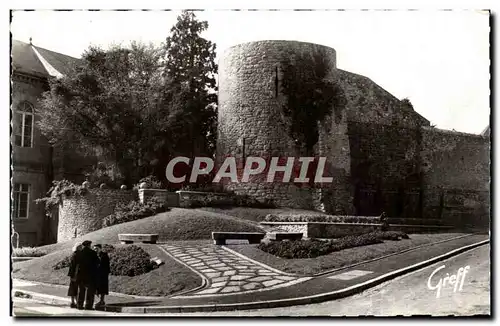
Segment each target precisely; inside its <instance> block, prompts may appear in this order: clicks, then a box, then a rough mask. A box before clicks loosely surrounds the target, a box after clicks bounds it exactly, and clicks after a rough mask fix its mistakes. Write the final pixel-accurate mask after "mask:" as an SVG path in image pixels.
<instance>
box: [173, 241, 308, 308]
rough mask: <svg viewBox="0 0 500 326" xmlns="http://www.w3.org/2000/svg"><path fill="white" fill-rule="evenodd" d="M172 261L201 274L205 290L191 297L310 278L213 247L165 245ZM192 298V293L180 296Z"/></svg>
mask: <svg viewBox="0 0 500 326" xmlns="http://www.w3.org/2000/svg"><path fill="white" fill-rule="evenodd" d="M163 248H164V249H165V250H166V251H167V252H168V253H169V254H170V255H171V256H173V257H174V258H175V259H177V260H178V261H180V262H181V263H183V264H185V265H187V266H188V267H189V268H191V269H193V270H195V271H196V272H197V273H199V274H201V275H203V277H205V279H207V281H208V287H206V288H205V289H203V290H201V291H198V292H196V293H195V294H194V296H200V295H204V296H209V295H222V294H234V293H241V292H245V293H248V292H253V291H256V290H260V291H262V290H270V289H276V288H281V287H286V286H290V285H295V284H298V283H300V282H304V281H307V280H309V279H310V277H297V276H290V275H288V274H285V273H282V272H280V271H278V270H275V269H273V268H271V267H269V266H266V265H264V264H262V263H258V262H255V261H252V260H250V259H248V258H245V257H244V256H240V255H237V254H236V253H234V252H232V251H230V250H228V249H226V248H224V247H220V246H215V245H208V246H207V245H189V246H186V245H183V246H174V245H165V246H163ZM181 297H193V294H189V295H183V296H179V297H178V298H181Z"/></svg>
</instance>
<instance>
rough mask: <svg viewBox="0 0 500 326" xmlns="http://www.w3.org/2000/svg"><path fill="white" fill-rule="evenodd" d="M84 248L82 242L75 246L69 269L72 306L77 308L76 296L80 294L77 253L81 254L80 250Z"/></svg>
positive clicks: (69, 294) (69, 293)
mask: <svg viewBox="0 0 500 326" xmlns="http://www.w3.org/2000/svg"><path fill="white" fill-rule="evenodd" d="M81 250H82V244H81V243H76V244H75V245H74V246H73V250H72V251H73V253H72V255H71V260H70V263H69V271H68V276H69V278H70V281H69V288H68V296H70V297H71V305H70V307H71V308H76V297H77V295H78V283H77V282H76V272H77V269H78V265H77V264H76V262H77V259H78V257H77V255H78V254H80V251H81Z"/></svg>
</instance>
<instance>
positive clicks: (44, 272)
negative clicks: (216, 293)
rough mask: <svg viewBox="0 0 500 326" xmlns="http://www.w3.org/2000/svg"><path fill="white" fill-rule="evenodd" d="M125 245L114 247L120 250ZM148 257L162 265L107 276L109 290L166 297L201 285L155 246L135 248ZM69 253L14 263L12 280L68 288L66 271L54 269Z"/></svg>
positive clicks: (189, 271) (194, 277) (196, 278)
mask: <svg viewBox="0 0 500 326" xmlns="http://www.w3.org/2000/svg"><path fill="white" fill-rule="evenodd" d="M120 246H124V245H116V247H120ZM138 246H140V247H141V248H143V249H144V250H146V251H147V252H148V253H149V254H150V255H151V257H158V258H160V259H161V260H163V261H164V262H165V264H163V265H161V266H160V267H159V268H157V269H154V270H152V271H150V272H148V273H146V274H142V275H137V276H134V277H129V276H114V275H110V276H109V289H110V291H113V292H119V293H125V294H133V295H140V296H167V295H171V294H173V293H176V292H179V291H186V290H189V289H193V288H196V287H198V286H200V285H201V279H200V278H199V277H198V276H197V275H196V274H194V273H193V272H192V271H191V270H189V269H188V268H187V267H184V266H183V265H181V264H179V263H177V262H176V261H174V260H173V259H171V258H170V257H169V256H167V255H166V254H165V253H164V252H163V251H162V250H161V249H159V248H158V247H157V246H156V245H146V244H140V245H138ZM70 253H71V251H70V250H59V251H56V252H53V253H51V254H48V255H46V256H44V257H40V258H35V259H33V260H30V261H25V262H19V263H14V264H13V265H12V270H13V272H12V277H14V278H20V279H24V280H29V281H36V282H43V283H51V284H60V285H68V284H69V278H68V276H66V275H67V273H68V268H63V269H59V270H54V269H53V266H54V265H55V264H57V263H58V262H59V261H61V260H63V259H64V258H65V257H67V256H68V255H69V254H70Z"/></svg>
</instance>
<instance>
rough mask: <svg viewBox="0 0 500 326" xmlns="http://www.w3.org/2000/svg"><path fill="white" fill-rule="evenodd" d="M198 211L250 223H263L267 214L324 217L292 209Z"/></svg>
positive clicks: (230, 208) (206, 208) (313, 212)
mask: <svg viewBox="0 0 500 326" xmlns="http://www.w3.org/2000/svg"><path fill="white" fill-rule="evenodd" d="M200 210H204V211H207V212H214V213H220V214H225V215H230V216H234V217H237V218H240V219H243V220H248V221H252V222H257V223H259V222H263V221H264V219H265V218H266V215H268V214H275V215H277V214H304V215H325V214H324V213H322V212H316V211H310V210H305V209H294V208H251V207H227V208H226V207H203V208H200Z"/></svg>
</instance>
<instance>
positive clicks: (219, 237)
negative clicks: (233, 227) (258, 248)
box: [212, 232, 266, 245]
mask: <svg viewBox="0 0 500 326" xmlns="http://www.w3.org/2000/svg"><path fill="white" fill-rule="evenodd" d="M265 235H266V234H265V233H257V232H212V239H213V240H214V244H216V245H225V244H226V240H248V243H250V244H255V243H260V241H262V239H263V238H264V236H265Z"/></svg>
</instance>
